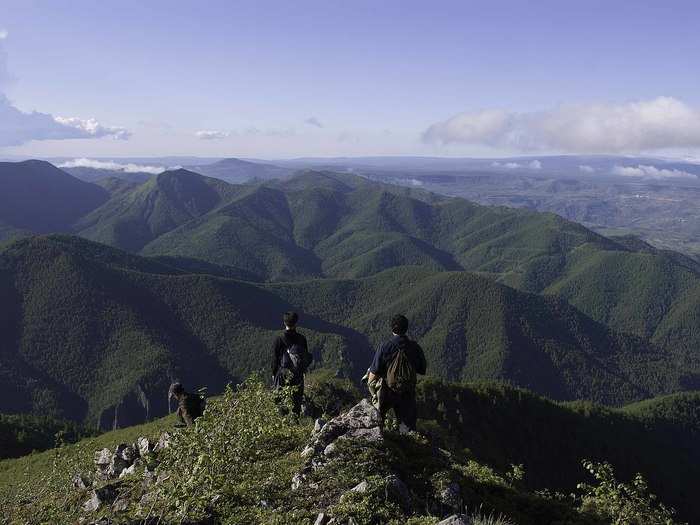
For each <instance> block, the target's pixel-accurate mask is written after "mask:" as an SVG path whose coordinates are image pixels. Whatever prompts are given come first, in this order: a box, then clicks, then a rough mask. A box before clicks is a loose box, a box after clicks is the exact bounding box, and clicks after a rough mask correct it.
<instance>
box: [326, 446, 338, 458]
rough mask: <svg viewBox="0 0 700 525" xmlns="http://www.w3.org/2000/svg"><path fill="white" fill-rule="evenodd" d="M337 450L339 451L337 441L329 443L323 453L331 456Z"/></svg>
mask: <svg viewBox="0 0 700 525" xmlns="http://www.w3.org/2000/svg"><path fill="white" fill-rule="evenodd" d="M337 452H338V446H337V445H336V444H335V443H331V444H330V445H328V446H327V447H326V448H324V449H323V455H324V456H326V457H330V456H332V455H333V454H335V453H337Z"/></svg>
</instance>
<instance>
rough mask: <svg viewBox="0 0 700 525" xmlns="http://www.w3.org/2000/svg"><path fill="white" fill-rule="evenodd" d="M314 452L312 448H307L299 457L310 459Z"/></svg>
mask: <svg viewBox="0 0 700 525" xmlns="http://www.w3.org/2000/svg"><path fill="white" fill-rule="evenodd" d="M315 452H316V450H315V449H314V447H312V446H310V445H309V446H307V447H306V448H305V449H304V450H302V451H301V457H302V458H310V457H311V456H313V455H314V453H315Z"/></svg>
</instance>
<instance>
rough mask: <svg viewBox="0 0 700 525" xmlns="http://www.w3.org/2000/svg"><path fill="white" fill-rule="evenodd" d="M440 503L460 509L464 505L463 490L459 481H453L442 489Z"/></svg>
mask: <svg viewBox="0 0 700 525" xmlns="http://www.w3.org/2000/svg"><path fill="white" fill-rule="evenodd" d="M439 499H440V503H442V504H443V505H445V506H446V507H450V508H452V509H458V508H459V507H461V505H462V490H461V489H460V487H459V483H457V482H455V481H453V482H452V483H450V484H449V485H447V487H445V488H444V489H442V490H441V491H440V494H439Z"/></svg>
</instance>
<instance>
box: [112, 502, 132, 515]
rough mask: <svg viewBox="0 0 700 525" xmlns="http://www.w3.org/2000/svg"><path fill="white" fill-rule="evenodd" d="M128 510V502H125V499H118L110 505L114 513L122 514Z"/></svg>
mask: <svg viewBox="0 0 700 525" xmlns="http://www.w3.org/2000/svg"><path fill="white" fill-rule="evenodd" d="M128 508H129V500H127V499H118V500H117V501H115V502H114V504H113V505H112V510H113V511H114V512H124V511H126V510H127V509H128Z"/></svg>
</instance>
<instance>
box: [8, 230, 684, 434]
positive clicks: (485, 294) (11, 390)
mask: <svg viewBox="0 0 700 525" xmlns="http://www.w3.org/2000/svg"><path fill="white" fill-rule="evenodd" d="M178 262H179V259H163V258H160V259H149V258H142V257H138V256H134V255H130V254H128V253H127V252H123V251H121V250H117V249H114V248H109V247H106V246H104V245H101V244H97V243H93V242H90V241H86V240H82V239H80V238H77V237H61V236H51V237H34V238H30V239H25V240H22V241H18V242H16V243H14V244H12V245H10V246H9V247H7V248H5V249H4V250H3V251H2V252H0V288H1V290H2V295H3V298H4V300H3V301H2V303H0V304H1V306H2V313H3V315H2V319H3V323H4V327H3V332H2V333H3V348H4V351H3V354H2V362H1V363H0V364H1V365H2V369H1V371H0V372H1V373H2V374H3V381H2V383H1V384H2V389H3V392H1V393H0V394H2V395H0V400H2V406H0V412H30V411H31V412H38V413H46V414H52V415H56V416H61V417H69V418H73V419H77V420H87V421H89V422H91V424H97V425H99V427H100V428H111V427H113V426H123V425H126V424H132V423H135V422H138V421H142V420H144V419H147V418H149V417H152V416H154V415H160V414H163V413H166V412H167V409H166V406H165V396H164V393H165V392H166V390H167V385H168V384H169V382H170V381H171V380H173V379H175V378H179V379H181V380H183V381H185V382H186V384H188V385H192V386H208V387H209V388H210V389H211V390H212V391H218V390H220V389H221V388H222V387H223V385H224V384H226V382H228V381H231V380H234V381H235V380H241V379H243V378H245V377H246V376H247V375H248V374H249V373H250V372H252V371H254V370H259V369H267V368H268V367H269V365H270V353H269V352H270V344H271V340H272V338H273V336H274V333H275V332H276V331H277V330H278V329H279V324H280V315H281V312H284V311H285V310H288V309H290V308H297V309H299V310H300V311H301V312H302V316H303V322H302V326H303V327H304V331H305V333H306V334H307V336H308V337H309V342H310V346H311V350H312V352H313V353H314V355H315V360H316V364H315V366H317V367H320V366H323V367H327V368H331V369H334V370H338V371H339V373H340V374H342V375H346V376H348V377H352V378H354V379H357V378H359V377H360V376H361V375H362V373H364V370H365V369H366V367H367V366H368V365H369V361H370V358H371V354H372V351H373V348H374V346H375V345H376V344H377V343H378V342H379V341H380V340H381V338H383V337H385V336H386V332H387V328H386V326H387V323H388V319H389V318H390V317H391V315H393V313H394V312H395V311H403V312H405V313H406V314H407V315H409V317H410V318H412V319H413V320H414V324H413V326H412V329H411V333H412V334H413V335H414V336H415V337H416V338H417V339H418V340H419V341H420V342H421V343H422V344H423V345H424V347H425V349H426V352H427V355H428V359H429V362H430V373H431V374H432V375H434V376H435V377H442V378H446V379H451V380H465V379H469V380H473V379H501V380H505V381H510V382H513V383H514V384H516V385H520V386H524V387H528V388H531V389H533V390H535V391H536V392H540V393H542V394H544V395H547V396H549V397H552V398H555V399H579V398H584V399H592V400H596V401H600V402H603V403H609V404H621V403H625V402H629V401H633V400H639V399H644V398H647V397H650V396H653V395H657V394H660V393H664V392H671V391H674V390H677V389H678V388H679V383H678V378H679V375H680V372H679V370H677V369H676V368H674V366H673V363H669V362H668V359H667V358H666V356H665V355H664V354H663V353H662V352H661V351H660V350H659V349H658V348H656V347H654V346H653V345H650V344H649V343H648V342H646V341H643V340H641V339H638V338H635V337H632V336H626V335H623V334H620V333H615V332H612V331H610V330H609V329H608V328H607V327H605V326H604V325H601V324H599V323H597V322H595V321H592V320H591V319H589V318H587V317H585V316H583V315H582V314H580V313H579V312H578V311H576V310H575V309H574V308H572V307H570V306H568V305H567V304H566V303H564V302H562V301H560V300H557V299H554V298H544V297H540V296H537V295H532V294H527V293H522V292H518V291H516V290H514V289H511V288H508V287H505V286H503V285H499V284H497V283H494V282H493V281H492V280H490V279H485V278H483V277H479V276H476V275H473V274H469V273H464V272H437V273H436V272H433V271H429V270H427V269H422V268H417V267H413V268H399V269H394V270H388V271H385V272H382V273H380V274H378V275H376V276H373V277H369V278H362V279H344V280H326V279H321V280H313V281H300V282H294V283H287V284H267V285H260V284H252V283H246V282H243V281H238V280H232V279H227V278H224V277H215V276H213V275H209V274H208V273H202V274H196V273H191V272H192V271H193V268H192V267H191V266H188V267H186V268H185V269H180V268H178V267H177V264H178ZM204 271H205V272H206V271H207V270H206V269H204ZM10 400H11V402H10Z"/></svg>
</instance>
